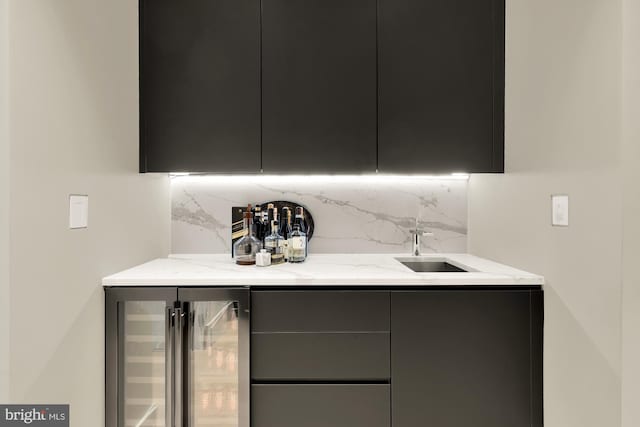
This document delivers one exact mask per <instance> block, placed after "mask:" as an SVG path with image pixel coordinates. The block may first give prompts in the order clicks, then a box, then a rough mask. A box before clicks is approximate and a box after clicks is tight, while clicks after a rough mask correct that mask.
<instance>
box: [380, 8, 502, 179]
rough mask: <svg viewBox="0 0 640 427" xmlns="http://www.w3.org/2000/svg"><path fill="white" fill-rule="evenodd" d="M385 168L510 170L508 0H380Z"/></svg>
mask: <svg viewBox="0 0 640 427" xmlns="http://www.w3.org/2000/svg"><path fill="white" fill-rule="evenodd" d="M378 4H379V33H378V54H379V142H378V144H379V161H378V165H379V169H380V171H381V172H401V173H402V172H404V173H411V172H429V173H434V172H435V173H450V172H503V170H504V165H503V164H504V159H503V158H504V154H503V153H504V137H503V134H504V131H503V130H504V0H378Z"/></svg>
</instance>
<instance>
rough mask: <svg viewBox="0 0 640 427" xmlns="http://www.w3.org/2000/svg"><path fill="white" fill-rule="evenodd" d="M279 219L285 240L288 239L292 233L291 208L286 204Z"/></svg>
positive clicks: (281, 232) (281, 233)
mask: <svg viewBox="0 0 640 427" xmlns="http://www.w3.org/2000/svg"><path fill="white" fill-rule="evenodd" d="M278 220H279V223H280V235H281V236H282V238H283V239H284V240H288V239H289V234H290V233H291V210H290V209H289V208H288V207H286V206H285V207H284V208H282V213H281V214H280V218H278Z"/></svg>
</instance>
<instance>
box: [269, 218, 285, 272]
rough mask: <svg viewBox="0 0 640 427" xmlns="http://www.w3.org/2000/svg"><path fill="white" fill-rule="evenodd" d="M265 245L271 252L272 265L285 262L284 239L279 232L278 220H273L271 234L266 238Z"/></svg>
mask: <svg viewBox="0 0 640 427" xmlns="http://www.w3.org/2000/svg"><path fill="white" fill-rule="evenodd" d="M264 247H265V249H266V250H268V251H269V252H270V253H271V265H274V264H282V263H283V262H284V239H283V238H282V236H281V235H280V233H278V221H275V220H274V221H271V234H269V235H268V236H267V237H266V238H265V239H264Z"/></svg>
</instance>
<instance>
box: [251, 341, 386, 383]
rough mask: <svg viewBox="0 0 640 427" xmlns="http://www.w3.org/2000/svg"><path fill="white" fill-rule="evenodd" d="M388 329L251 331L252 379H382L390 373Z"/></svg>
mask: <svg viewBox="0 0 640 427" xmlns="http://www.w3.org/2000/svg"><path fill="white" fill-rule="evenodd" d="M389 354H390V342H389V333H388V332H370V333H273V332H269V333H253V334H252V335H251V376H252V378H253V379H255V380H305V381H313V380H322V381H330V380H385V379H388V378H389V377H390V364H391V362H390V356H389Z"/></svg>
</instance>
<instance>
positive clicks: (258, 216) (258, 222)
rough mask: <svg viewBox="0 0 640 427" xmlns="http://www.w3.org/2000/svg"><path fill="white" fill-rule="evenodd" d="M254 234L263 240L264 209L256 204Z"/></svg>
mask: <svg viewBox="0 0 640 427" xmlns="http://www.w3.org/2000/svg"><path fill="white" fill-rule="evenodd" d="M253 234H254V236H256V239H258V240H262V209H261V208H260V206H256V207H255V209H254V211H253Z"/></svg>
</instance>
